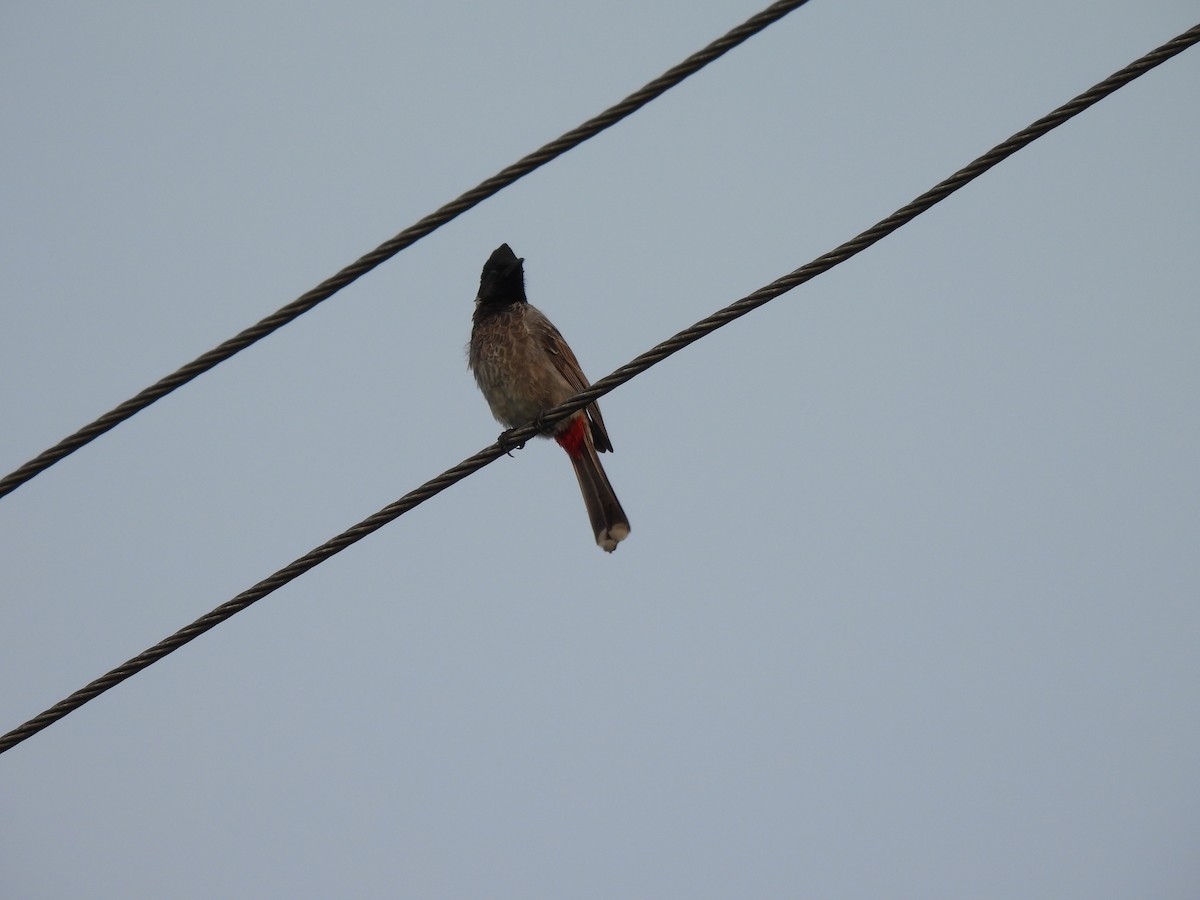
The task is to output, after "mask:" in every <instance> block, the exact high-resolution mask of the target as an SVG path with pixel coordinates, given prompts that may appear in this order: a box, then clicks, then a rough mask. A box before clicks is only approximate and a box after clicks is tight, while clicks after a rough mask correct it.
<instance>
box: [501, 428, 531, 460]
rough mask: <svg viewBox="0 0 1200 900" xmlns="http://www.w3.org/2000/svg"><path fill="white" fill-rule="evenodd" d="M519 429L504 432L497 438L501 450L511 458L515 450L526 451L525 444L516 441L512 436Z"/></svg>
mask: <svg viewBox="0 0 1200 900" xmlns="http://www.w3.org/2000/svg"><path fill="white" fill-rule="evenodd" d="M516 430H517V429H515V428H510V429H508V431H502V432H501V433H500V437H498V438H496V443H497V444H499V445H500V449H501V450H502V451H504V453H506V454H507V455H509V456H512V452H513V451H514V450H524V449H525V442H524V441H518V440H516V439H515V438H514V437H513V436H512V434H513V432H514V431H516Z"/></svg>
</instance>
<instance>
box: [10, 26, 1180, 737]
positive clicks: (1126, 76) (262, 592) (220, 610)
mask: <svg viewBox="0 0 1200 900" xmlns="http://www.w3.org/2000/svg"><path fill="white" fill-rule="evenodd" d="M1197 42H1200V25H1196V26H1195V27H1193V28H1191V29H1190V30H1188V31H1186V32H1184V33H1183V34H1181V35H1179V36H1178V37H1176V38H1174V39H1173V40H1171V41H1168V42H1167V43H1165V44H1163V45H1162V46H1161V47H1159V48H1157V49H1156V50H1153V51H1151V52H1150V53H1147V54H1146V55H1145V56H1143V57H1141V58H1140V59H1138V60H1136V61H1135V62H1133V63H1130V64H1129V65H1128V66H1126V67H1125V68H1123V69H1121V70H1120V71H1119V72H1116V73H1114V74H1113V75H1110V76H1109V77H1108V78H1106V79H1105V80H1104V81H1102V82H1100V83H1099V84H1097V85H1095V86H1093V87H1091V88H1089V89H1088V90H1087V91H1085V92H1084V93H1082V94H1080V95H1079V96H1077V97H1075V98H1074V99H1073V100H1071V101H1070V102H1068V103H1066V104H1064V105H1063V106H1060V107H1059V108H1058V109H1056V110H1054V111H1053V112H1052V113H1050V114H1049V115H1046V116H1043V117H1042V118H1040V119H1038V120H1037V121H1036V122H1034V123H1033V124H1032V125H1030V126H1028V127H1027V128H1024V129H1022V130H1021V131H1019V132H1017V133H1016V134H1014V135H1013V136H1012V137H1010V138H1009V139H1008V140H1006V141H1004V142H1002V143H1000V144H997V145H996V146H995V147H993V148H992V149H991V150H989V151H988V152H987V153H985V154H983V156H980V157H979V158H978V159H976V160H975V161H973V162H972V163H970V164H969V165H967V166H966V167H965V168H962V169H959V170H958V171H957V172H955V173H954V174H953V175H951V176H950V177H949V178H947V179H946V180H944V181H942V182H940V183H939V184H937V185H935V186H934V187H932V188H930V189H929V190H928V191H926V192H925V193H923V194H921V195H920V196H919V197H917V198H916V199H915V200H913V201H912V202H911V203H909V204H907V205H906V206H903V207H901V208H900V209H898V210H896V211H895V212H894V213H892V214H891V215H890V216H888V217H887V218H885V219H882V220H880V221H879V222H877V223H876V224H875V225H872V226H871V227H870V228H868V229H867V230H866V231H864V232H862V233H861V234H859V235H858V236H857V237H855V238H853V239H851V240H849V241H847V242H846V243H844V244H842V245H840V246H839V247H836V248H834V249H833V250H831V251H829V252H828V253H826V254H824V255H823V256H819V257H817V258H816V259H815V260H813V261H812V262H810V263H808V264H807V265H804V266H801V267H800V268H798V269H796V270H795V271H793V272H789V273H788V274H787V275H784V276H783V277H782V278H778V279H776V280H775V281H773V282H771V283H770V284H768V285H766V286H765V287H762V288H759V289H758V290H757V291H755V292H754V293H752V294H748V295H747V296H745V297H743V298H742V299H740V300H738V301H736V302H735V303H732V304H730V305H729V306H726V307H725V308H724V309H721V310H718V311H717V312H715V313H713V314H712V315H711V316H708V317H707V318H705V319H701V320H700V321H699V322H697V323H696V324H694V325H692V326H691V327H690V328H687V329H685V330H684V331H681V332H679V333H678V334H676V335H675V336H674V337H672V338H670V339H668V340H666V341H663V342H662V343H661V344H659V345H658V346H656V347H654V348H653V349H651V350H649V351H647V352H646V353H643V354H642V355H641V356H638V357H637V358H635V359H634V360H632V361H631V362H629V363H627V364H626V365H624V366H622V367H621V368H619V369H617V370H616V371H615V372H613V373H612V374H611V375H608V376H606V377H605V378H602V379H600V380H599V381H597V382H596V383H595V384H593V385H592V387H591V388H589V389H588V390H586V391H583V392H582V393H580V394H577V395H576V396H575V397H573V398H572V399H571V400H569V401H567V402H566V403H563V404H562V405H560V406H556V407H554V408H553V409H551V410H547V411H546V412H545V413H544V414H543V415H542V416H541V418H540V420H539V422H537V423H530V424H528V425H524V426H522V427H520V428H516V429H513V430H512V431H510V432H506V433H505V435H503V436H502V437H503V438H504V445H505V446H510V445H511V444H512V443H519V442H521V441H524V440H527V439H529V438H532V437H533V436H534V435H536V434H537V433H538V432H539V431H540V430H542V429H543V428H546V427H548V426H550V425H553V424H554V423H555V422H559V421H561V420H562V419H564V418H566V417H567V416H569V415H571V414H572V413H573V412H575V411H576V410H579V409H582V408H583V407H584V406H586V405H587V404H588V403H591V402H592V401H594V400H596V399H598V398H599V397H602V396H604V395H605V394H607V393H608V392H609V391H611V390H613V389H614V388H616V387H619V386H620V385H622V384H624V383H625V382H627V381H629V380H630V379H632V378H634V377H635V376H637V375H639V374H640V373H642V372H644V371H645V370H646V369H649V368H650V367H651V366H653V365H656V364H657V363H659V362H661V361H662V360H664V359H666V358H667V357H668V356H670V355H671V354H673V353H676V352H678V351H679V350H682V349H683V348H684V347H686V346H688V345H689V344H691V343H693V342H695V341H697V340H699V339H700V338H702V337H704V336H705V335H707V334H710V333H712V332H713V331H716V330H717V329H718V328H721V327H722V326H724V325H728V324H729V323H730V322H732V321H733V320H734V319H738V318H740V317H741V316H744V315H745V314H746V313H748V312H750V311H751V310H754V309H757V308H758V307H760V306H762V305H763V304H765V303H767V302H769V301H771V300H773V299H775V298H776V297H778V296H780V295H781V294H784V293H786V292H788V291H790V290H792V289H793V288H795V287H797V286H798V285H800V284H803V283H804V282H806V281H809V280H810V279H812V278H815V277H816V276H817V275H820V274H821V273H822V272H826V271H828V270H829V269H832V268H833V267H834V266H836V265H838V264H840V263H843V262H845V261H846V260H848V259H849V258H850V257H852V256H854V255H855V254H857V253H861V252H862V251H863V250H865V249H867V248H868V247H870V246H871V245H872V244H875V243H876V242H878V241H880V240H882V239H883V238H885V237H887V236H888V235H889V234H891V233H892V232H893V231H895V230H897V229H898V228H900V227H901V226H902V225H905V224H907V223H908V222H911V221H912V220H913V219H915V218H916V217H917V216H919V215H920V214H921V213H923V212H925V210H927V209H929V208H930V207H932V206H933V205H934V204H936V203H939V202H940V201H942V200H944V199H945V198H946V197H948V196H950V195H951V194H953V193H954V192H955V191H957V190H958V189H959V188H961V187H963V186H964V185H966V184H968V183H970V182H971V181H973V180H974V179H976V178H978V177H979V176H980V175H982V174H983V173H984V172H986V171H987V170H988V169H990V168H992V166H994V165H996V164H997V163H999V162H1001V161H1002V160H1004V159H1007V158H1008V157H1009V156H1012V155H1013V154H1014V153H1016V152H1017V151H1018V150H1020V149H1021V148H1022V147H1025V146H1027V145H1028V144H1030V143H1032V142H1033V141H1035V140H1037V139H1038V138H1039V137H1041V136H1042V135H1044V134H1046V132H1048V131H1050V130H1051V129H1054V128H1056V127H1058V126H1059V125H1061V124H1063V123H1064V122H1066V121H1067V120H1068V119H1071V118H1072V117H1074V116H1076V115H1078V114H1079V113H1081V112H1083V111H1084V110H1085V109H1087V108H1088V107H1089V106H1092V105H1093V104H1094V103H1096V102H1098V101H1099V100H1102V99H1103V98H1104V97H1107V96H1108V95H1109V94H1111V93H1113V92H1114V91H1116V90H1118V89H1119V88H1121V87H1123V86H1125V85H1126V84H1128V83H1129V82H1131V81H1133V80H1134V79H1135V78H1138V77H1139V76H1141V75H1143V74H1145V73H1146V72H1148V71H1149V70H1150V69H1152V68H1154V67H1155V66H1157V65H1159V64H1161V63H1163V62H1165V61H1166V60H1168V59H1170V58H1171V57H1173V56H1175V55H1176V54H1178V53H1181V52H1183V51H1184V50H1186V49H1187V48H1188V47H1190V46H1192V45H1193V44H1196V43H1197ZM503 454H504V447H502V446H501V444H500V442H497V443H494V444H492V445H491V446H489V447H486V448H484V449H483V450H481V451H479V452H478V453H476V454H475V455H474V456H472V457H469V458H468V459H465V460H463V461H462V462H460V463H459V464H458V465H456V466H454V467H453V468H451V469H448V470H446V471H445V472H443V473H442V474H441V475H439V476H438V477H437V478H434V479H432V480H431V481H427V482H425V484H423V485H421V486H420V487H419V488H417V489H416V490H414V491H411V492H409V493H408V494H405V495H404V496H403V497H401V498H400V499H399V500H397V501H395V502H394V503H391V504H389V505H388V506H385V507H384V508H383V509H381V510H379V512H377V513H375V514H374V515H372V516H370V517H368V518H366V519H363V520H362V521H361V522H359V523H358V524H357V525H355V526H354V527H353V528H350V529H348V530H346V531H343V532H342V533H341V534H339V535H337V536H336V537H334V538H331V539H330V540H328V541H326V542H325V543H324V544H322V545H321V546H319V547H317V548H315V549H313V550H311V551H309V552H308V553H306V554H304V556H301V557H300V558H299V559H296V560H295V561H293V562H292V563H290V564H289V565H287V566H285V567H284V568H282V569H280V570H279V571H277V572H275V573H274V574H273V575H271V576H270V577H268V578H265V579H264V580H262V581H260V582H259V583H258V584H256V585H254V586H253V587H251V588H250V589H248V590H245V591H243V592H242V593H240V594H238V595H237V596H236V597H234V598H233V599H232V600H229V601H227V602H225V603H223V604H221V605H220V606H218V607H217V608H216V609H214V610H212V611H211V612H209V613H208V614H207V615H204V616H202V617H200V618H199V619H197V620H196V621H195V622H193V623H192V624H190V625H188V626H187V627H185V628H182V629H180V630H179V631H177V632H175V634H173V635H171V636H170V637H168V638H166V639H164V640H162V641H160V642H159V643H157V644H155V645H154V646H153V647H151V648H150V649H148V650H146V651H144V652H143V653H140V654H139V655H137V656H135V657H134V658H133V659H131V660H129V661H127V662H126V663H124V664H123V665H120V666H118V667H117V668H115V669H113V670H112V671H110V672H108V673H107V674H105V675H103V676H102V677H100V678H97V679H96V680H95V681H93V682H92V683H91V684H89V685H87V686H86V687H83V688H81V689H80V690H78V691H76V692H75V693H73V694H71V695H70V696H69V697H67V698H66V699H64V700H61V701H59V702H58V703H56V704H55V705H54V706H52V707H50V708H49V709H47V710H46V711H44V712H42V713H40V714H39V715H37V716H35V717H34V718H32V719H30V720H29V721H28V722H26V723H25V724H24V725H21V726H20V727H18V728H15V729H13V730H12V731H10V732H8V734H5V735H4V736H3V737H0V753H3V752H4V751H6V750H8V749H10V748H12V747H14V746H16V745H17V744H19V743H21V741H24V740H25V739H27V738H29V737H32V736H33V735H35V734H37V733H38V732H39V731H41V730H42V729H43V728H46V727H47V726H49V725H52V724H53V723H54V722H57V721H58V720H59V719H61V718H62V717H63V716H66V715H67V714H68V713H71V712H73V711H74V710H76V709H78V708H79V707H81V706H83V704H85V703H87V702H88V701H90V700H93V699H94V698H96V697H98V696H99V695H100V694H102V693H104V692H105V691H107V690H108V689H109V688H112V687H115V686H116V685H118V684H120V683H121V682H122V681H124V680H125V679H126V678H129V677H130V676H131V675H134V674H136V673H137V672H140V671H141V670H142V669H144V668H146V667H147V666H149V665H151V664H153V663H155V662H157V661H158V660H160V659H162V658H163V657H164V656H166V655H167V654H169V653H172V652H173V651H175V650H177V649H179V648H180V647H182V646H183V645H184V644H186V643H188V642H189V641H192V640H194V639H195V638H197V637H199V636H200V635H202V634H204V633H205V632H206V631H208V630H209V629H211V628H214V627H215V626H217V625H219V624H220V623H222V622H224V621H225V620H226V619H229V618H230V617H232V616H233V615H234V614H235V613H238V612H241V611H242V610H243V609H245V608H246V607H247V606H250V605H251V604H253V603H255V602H257V601H259V600H261V599H262V598H263V597H265V596H267V595H268V594H270V593H272V592H273V591H275V590H277V589H279V588H281V587H283V586H284V585H285V584H287V583H288V582H290V581H292V580H293V579H295V578H297V577H299V576H300V575H302V574H304V573H305V572H307V571H308V570H309V569H312V568H314V567H315V566H318V565H320V564H321V563H322V562H324V561H325V560H326V559H328V558H329V557H331V556H333V555H334V554H336V553H340V552H341V551H342V550H344V549H346V548H347V547H349V546H350V545H351V544H354V543H356V542H358V541H360V540H362V539H363V538H364V537H366V536H367V535H369V534H371V533H372V532H374V531H377V530H378V529H380V528H382V527H383V526H384V525H386V524H388V523H389V522H391V521H393V520H395V519H397V518H399V517H400V516H402V515H403V514H404V513H406V512H408V511H409V510H410V509H413V508H414V507H416V506H418V505H420V504H421V503H424V502H425V501H426V500H428V499H429V498H430V497H433V496H434V495H436V494H439V493H441V492H442V491H444V490H445V489H446V488H448V487H450V486H451V485H453V484H455V483H457V482H459V481H461V480H462V479H464V478H466V477H467V476H468V475H470V474H472V473H473V472H476V471H478V470H479V469H482V468H483V467H484V466H486V465H488V464H489V463H490V462H492V461H493V460H495V459H496V458H497V457H499V456H502V455H503Z"/></svg>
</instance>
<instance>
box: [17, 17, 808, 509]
mask: <svg viewBox="0 0 1200 900" xmlns="http://www.w3.org/2000/svg"><path fill="white" fill-rule="evenodd" d="M807 2H808V0H779V2H777V3H772V4H771V5H770V6H768V7H767V8H766V9H764V10H762V11H761V12H758V13H756V14H755V15H753V16H751V17H750V18H749V19H747V20H746V21H745V22H743V23H742V24H741V25H738V26H737V27H736V28H734V29H733V30H732V31H730V32H728V33H727V34H725V35H724V36H723V37H720V38H718V39H717V40H715V41H713V42H712V43H711V44H709V45H708V46H707V47H705V48H704V49H703V50H700V51H698V52H696V53H693V54H692V55H691V56H689V57H688V58H687V59H685V60H684V61H683V62H681V63H679V64H678V65H677V66H674V67H672V68H670V69H668V70H667V71H666V72H664V73H663V74H662V75H660V76H658V78H655V79H654V80H653V81H651V82H650V83H649V84H647V85H645V86H644V87H642V88H641V89H639V90H637V91H634V92H633V93H632V94H630V95H629V96H628V97H626V98H625V99H624V100H622V101H621V102H620V103H618V104H616V105H615V106H610V107H609V108H608V109H606V110H605V111H604V112H602V113H600V115H598V116H596V117H594V118H591V119H588V120H587V121H586V122H584V123H583V124H582V125H579V126H578V127H576V128H573V129H572V130H570V131H568V132H567V133H566V134H563V135H562V136H561V137H558V138H556V139H555V140H553V141H551V142H550V143H548V144H546V145H545V146H544V147H542V148H540V149H538V150H535V151H534V152H533V153H530V154H529V155H528V156H525V157H523V158H521V159H519V160H517V161H516V162H515V163H513V164H512V165H510V166H508V167H507V168H505V169H502V170H501V171H499V172H497V173H496V174H495V175H493V176H492V177H491V178H488V179H487V180H486V181H482V182H480V183H479V184H478V185H476V186H475V187H473V188H471V190H469V191H467V192H466V193H465V194H462V195H461V196H460V197H458V198H457V199H456V200H452V201H450V202H449V203H447V204H446V205H445V206H443V207H442V208H441V209H439V210H437V211H436V212H433V213H430V214H429V215H427V216H426V217H425V218H423V219H421V220H420V221H419V222H417V223H416V224H415V225H410V226H409V227H408V228H406V229H404V230H403V231H401V232H400V233H399V234H397V235H396V236H395V237H393V238H391V239H390V240H388V241H385V242H384V243H382V244H380V245H379V246H378V247H376V248H375V249H374V250H372V251H371V252H370V253H368V254H366V255H365V256H363V257H361V258H359V259H358V260H356V261H355V262H353V263H351V264H350V265H348V266H346V268H344V269H342V270H341V271H340V272H338V273H337V274H336V275H334V276H332V277H331V278H327V279H325V280H324V281H322V282H321V283H320V284H318V285H317V286H316V287H315V288H313V289H312V290H310V291H308V293H306V294H302V295H301V296H299V297H297V298H296V299H295V300H293V301H292V302H291V303H289V304H288V305H287V306H284V307H282V308H280V309H278V310H276V311H275V312H273V313H272V314H271V315H269V316H267V317H266V318H265V319H263V320H262V321H260V322H258V323H257V324H255V325H252V326H251V327H249V328H247V329H245V330H244V331H242V332H240V333H238V334H237V335H235V336H234V337H231V338H230V339H229V340H227V341H225V342H224V343H223V344H221V345H219V346H217V347H214V348H213V349H212V350H209V351H208V352H207V353H205V354H203V355H201V356H198V357H196V359H194V360H192V361H191V362H190V363H188V364H187V365H186V366H184V367H183V368H181V369H178V370H177V371H175V372H173V373H171V374H170V375H168V376H166V377H165V378H162V379H160V380H159V381H157V382H155V383H154V384H152V385H151V386H150V387H148V388H146V389H145V390H143V391H142V392H141V393H139V394H137V395H135V396H133V397H131V398H130V399H128V400H126V401H125V402H124V403H122V404H121V405H120V406H117V407H115V408H114V409H112V410H109V411H108V412H106V413H105V414H104V415H102V416H101V417H100V418H98V419H96V420H95V421H94V422H92V423H91V424H90V425H85V426H84V427H83V428H80V429H79V430H78V431H76V432H75V433H74V434H72V435H70V436H69V437H66V438H63V440H61V441H59V442H58V443H57V444H55V445H54V446H53V447H51V448H49V449H48V450H44V451H42V452H41V453H39V454H38V455H37V456H35V457H34V458H33V459H31V460H30V461H29V462H27V463H25V464H24V465H23V466H21V467H20V468H19V469H16V470H15V471H13V472H11V473H10V474H8V475H6V476H4V477H3V478H0V497H3V496H5V495H6V494H9V493H12V491H14V490H16V489H17V488H18V487H20V486H21V485H22V484H24V483H25V482H27V481H29V480H30V479H31V478H33V477H34V476H35V475H38V474H39V473H41V472H44V471H45V470H46V469H48V468H50V466H52V465H54V464H55V463H56V462H58V461H59V460H61V459H63V458H64V457H67V456H69V455H70V454H72V453H74V452H75V451H76V450H78V449H79V448H80V447H83V446H84V445H86V444H89V443H91V442H92V441H94V440H95V439H96V438H98V437H99V436H100V435H102V434H104V433H105V432H106V431H109V430H111V429H112V428H115V427H116V426H117V425H120V424H121V423H122V422H124V421H125V420H126V419H128V418H130V417H131V416H133V415H134V414H135V413H138V412H141V411H142V410H143V409H145V408H146V407H147V406H149V405H150V404H151V403H154V402H155V401H156V400H160V399H162V398H163V397H165V396H166V395H167V394H169V393H171V392H172V391H173V390H175V389H176V388H179V387H182V386H183V385H185V384H187V383H188V382H189V381H191V380H192V379H193V378H195V377H196V376H198V375H202V374H204V373H205V372H207V371H208V370H209V369H211V368H213V367H214V366H216V365H218V364H219V363H222V362H224V361H225V360H227V359H229V358H230V357H231V356H233V355H234V354H236V353H240V352H241V351H242V350H245V349H246V348H247V347H249V346H250V345H251V344H253V343H255V342H257V341H259V340H261V339H262V338H264V337H266V336H267V335H269V334H271V333H272V332H274V331H276V330H278V329H280V328H282V327H283V326H284V325H286V324H287V323H288V322H291V321H292V320H293V319H296V318H298V317H300V316H302V315H303V314H304V313H306V312H308V311H309V310H310V309H312V308H313V307H314V306H316V305H317V304H318V303H321V302H323V301H325V300H328V299H329V298H330V297H332V296H333V295H334V294H336V293H337V292H338V291H340V290H341V289H342V288H344V287H346V285H348V284H350V283H351V282H353V281H355V280H356V279H358V278H360V277H361V276H363V275H365V274H367V273H368V272H370V271H371V270H372V269H374V268H375V267H376V266H378V265H380V264H382V263H384V262H387V260H389V259H391V258H392V257H393V256H395V255H396V254H397V253H399V252H400V251H401V250H403V249H405V248H406V247H409V246H411V245H413V244H415V243H416V242H417V241H419V240H420V239H421V238H423V237H425V236H426V235H428V234H430V233H431V232H433V231H435V230H436V229H438V228H440V227H442V226H443V225H445V224H446V223H447V222H450V221H451V220H453V219H455V218H457V217H458V216H459V215H461V214H462V213H464V212H466V211H467V210H469V209H471V208H472V207H474V206H477V205H478V204H480V203H482V202H483V201H484V200H486V199H487V198H488V197H491V196H492V195H493V194H496V193H499V192H500V191H501V190H503V189H504V188H506V187H508V186H509V185H510V184H512V183H513V182H514V181H516V180H517V179H519V178H522V177H524V176H525V175H528V174H529V173H530V172H532V171H533V170H534V169H538V168H540V167H541V166H544V165H545V164H546V163H548V162H550V161H551V160H553V159H555V158H557V157H559V156H562V154H564V153H566V152H567V151H568V150H571V149H573V148H575V147H578V146H579V145H580V144H582V143H583V142H584V141H586V140H588V138H592V137H595V136H596V135H597V134H599V133H600V132H602V131H604V130H605V129H606V128H609V127H610V126H612V125H615V124H616V123H617V122H620V121H621V120H622V119H624V118H625V117H626V116H629V115H630V114H632V113H634V112H636V111H637V110H639V109H641V108H642V107H643V106H645V105H646V104H647V103H649V102H650V101H651V100H653V99H655V98H656V97H658V96H660V95H662V94H664V93H666V92H667V91H669V90H670V89H671V88H673V87H675V85H677V84H679V83H680V82H681V81H683V80H684V79H685V78H688V77H689V76H691V75H694V74H695V73H696V72H699V71H700V70H701V69H703V68H704V67H705V66H707V65H708V64H709V63H711V62H713V61H714V60H716V59H719V58H720V57H721V56H724V55H725V54H726V53H727V52H729V51H730V50H732V49H733V48H734V47H736V46H738V45H739V44H741V43H742V42H743V41H745V40H746V39H747V38H750V37H753V36H754V35H755V34H758V32H760V31H762V30H763V29H764V28H766V27H767V26H768V25H771V24H773V23H774V22H777V21H779V20H780V19H782V18H783V17H784V16H786V15H787V14H788V13H790V12H792V11H793V10H795V9H797V8H799V7H801V6H803V5H804V4H805V3H807Z"/></svg>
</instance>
